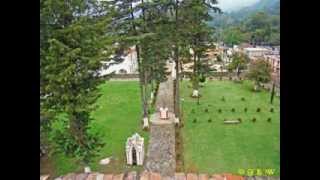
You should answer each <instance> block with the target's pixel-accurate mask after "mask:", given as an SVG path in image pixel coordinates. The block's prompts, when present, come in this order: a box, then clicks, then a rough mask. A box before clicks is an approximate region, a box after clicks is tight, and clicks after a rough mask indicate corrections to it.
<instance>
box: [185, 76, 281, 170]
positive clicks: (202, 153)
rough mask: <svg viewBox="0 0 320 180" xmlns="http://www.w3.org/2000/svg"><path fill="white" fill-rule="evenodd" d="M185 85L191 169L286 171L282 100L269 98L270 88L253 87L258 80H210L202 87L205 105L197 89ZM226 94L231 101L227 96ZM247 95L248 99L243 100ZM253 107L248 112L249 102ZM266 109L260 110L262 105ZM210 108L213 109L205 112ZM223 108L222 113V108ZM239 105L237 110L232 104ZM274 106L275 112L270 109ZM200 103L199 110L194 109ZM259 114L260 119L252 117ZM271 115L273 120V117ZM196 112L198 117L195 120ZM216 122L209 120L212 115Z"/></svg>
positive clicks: (187, 158)
mask: <svg viewBox="0 0 320 180" xmlns="http://www.w3.org/2000/svg"><path fill="white" fill-rule="evenodd" d="M188 85H190V83H189V82H187V81H184V82H183V83H182V88H181V91H182V92H181V96H182V98H184V101H183V102H182V106H183V114H184V122H185V125H184V127H183V128H182V133H183V141H184V161H185V162H184V164H185V170H186V171H197V172H206V173H223V172H230V173H237V172H238V170H239V169H245V170H247V169H249V168H252V169H257V168H260V169H266V168H271V169H275V170H276V174H277V175H279V174H280V102H279V98H278V97H276V98H275V100H274V105H271V104H270V103H269V100H270V93H269V92H267V91H262V92H257V93H256V92H252V83H251V82H247V81H246V82H244V83H242V84H240V83H234V82H231V81H210V82H208V83H207V84H205V86H204V87H203V88H201V89H200V93H201V95H202V97H201V98H200V105H197V104H196V99H193V98H191V97H190V95H191V93H192V89H191V88H189V87H188ZM222 96H224V97H225V99H226V100H225V101H222V100H221V98H222ZM242 97H244V98H245V101H241V98H242ZM245 107H247V108H248V111H247V112H246V113H245V112H244V108H245ZM258 107H259V108H261V112H256V109H257V108H258ZM205 108H208V110H209V112H208V113H206V112H204V109H205ZM219 108H220V109H221V110H222V113H218V109H219ZM232 108H235V112H231V109H232ZM270 108H274V112H273V113H271V112H270ZM192 109H194V113H192ZM254 117H255V118H256V119H257V120H256V122H255V123H253V122H252V121H251V119H252V118H254ZM269 117H270V118H271V119H272V120H271V123H269V122H267V119H268V118H269ZM194 118H197V122H196V123H193V120H194ZM209 118H211V119H212V122H211V123H209V122H208V119H209ZM238 118H241V119H242V123H241V124H224V123H223V120H224V119H238Z"/></svg>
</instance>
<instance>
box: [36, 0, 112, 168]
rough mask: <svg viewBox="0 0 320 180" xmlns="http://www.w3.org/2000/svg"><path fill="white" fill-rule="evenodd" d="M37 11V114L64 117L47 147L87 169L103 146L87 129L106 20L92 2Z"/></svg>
mask: <svg viewBox="0 0 320 180" xmlns="http://www.w3.org/2000/svg"><path fill="white" fill-rule="evenodd" d="M40 7H41V9H40V46H41V47H40V75H41V76H40V100H41V101H40V106H41V111H43V112H54V114H55V115H60V114H61V113H65V114H66V115H67V120H66V121H63V122H61V124H62V125H63V126H62V128H61V129H59V130H56V133H55V136H54V141H55V142H54V146H53V147H56V148H55V150H60V151H61V152H63V153H66V154H67V155H70V156H73V157H77V158H78V159H79V160H80V162H82V163H84V164H87V163H89V162H90V160H91V158H92V157H94V155H95V153H96V152H97V150H98V149H99V147H101V146H102V145H103V143H101V141H100V140H99V138H98V135H97V134H93V133H90V131H89V123H90V120H91V119H90V112H91V111H92V110H93V109H94V106H93V105H94V103H95V101H96V99H97V98H98V97H99V93H98V89H97V86H98V85H99V84H100V83H101V82H102V81H101V79H100V78H99V69H100V66H101V63H100V61H101V60H105V59H106V57H108V56H109V55H110V54H111V53H112V46H111V45H112V43H113V40H112V37H111V36H110V35H109V34H108V32H107V31H106V30H107V29H108V28H107V26H108V24H109V22H110V20H111V19H110V16H109V15H110V14H108V11H107V9H106V8H107V6H105V4H103V3H100V2H98V1H81V0H71V1H55V0H42V1H40Z"/></svg>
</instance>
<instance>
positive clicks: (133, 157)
mask: <svg viewBox="0 0 320 180" xmlns="http://www.w3.org/2000/svg"><path fill="white" fill-rule="evenodd" d="M126 156H127V164H128V165H143V159H144V138H143V137H141V136H140V135H139V134H138V133H135V134H134V135H133V136H131V137H129V138H128V139H127V143H126Z"/></svg>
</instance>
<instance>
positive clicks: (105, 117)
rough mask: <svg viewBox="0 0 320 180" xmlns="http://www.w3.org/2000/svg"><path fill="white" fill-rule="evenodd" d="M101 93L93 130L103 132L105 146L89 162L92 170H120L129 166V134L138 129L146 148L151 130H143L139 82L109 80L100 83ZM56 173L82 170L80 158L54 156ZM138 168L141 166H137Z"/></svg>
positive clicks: (103, 171)
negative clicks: (76, 160)
mask: <svg viewBox="0 0 320 180" xmlns="http://www.w3.org/2000/svg"><path fill="white" fill-rule="evenodd" d="M100 89H101V94H102V96H101V97H100V98H99V99H98V101H97V105H98V108H97V109H96V110H95V111H94V112H93V113H92V117H93V119H94V120H93V121H92V124H91V127H92V131H97V132H100V133H102V134H103V142H104V143H105V146H104V147H103V148H102V149H101V151H100V152H99V155H98V157H97V158H96V159H95V160H94V162H93V163H92V164H91V165H90V167H91V169H92V170H93V171H99V172H102V173H109V172H112V173H118V172H121V171H124V170H126V169H128V168H129V167H126V157H125V143H126V140H127V138H128V137H129V136H131V135H133V134H134V133H135V132H138V133H139V134H140V135H141V136H142V137H144V138H145V148H147V145H148V144H147V142H148V133H147V132H145V131H143V130H142V125H141V103H140V94H139V86H138V82H135V81H127V82H126V81H109V82H106V83H105V84H103V85H101V87H100ZM110 156H112V160H111V162H110V164H108V165H105V166H102V165H99V160H101V159H103V158H106V157H110ZM51 160H52V161H53V164H54V167H55V174H56V175H63V174H66V173H69V172H77V171H83V167H81V166H80V165H79V164H78V163H77V162H75V161H74V160H73V159H71V158H68V157H65V156H64V155H62V154H55V155H53V157H52V158H51ZM135 169H137V170H139V167H138V168H135Z"/></svg>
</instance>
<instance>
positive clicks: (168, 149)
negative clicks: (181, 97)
mask: <svg viewBox="0 0 320 180" xmlns="http://www.w3.org/2000/svg"><path fill="white" fill-rule="evenodd" d="M163 106H164V107H167V108H168V110H169V119H168V120H161V119H160V118H159V115H158V113H159V112H156V114H153V115H151V123H150V140H149V146H148V152H147V156H146V163H145V167H144V168H145V170H147V171H149V172H155V173H159V174H160V175H161V176H163V177H166V178H168V179H171V178H173V177H174V174H175V169H176V160H175V159H176V158H175V127H174V120H173V119H174V114H173V80H172V79H171V77H168V80H167V81H166V82H163V83H160V85H159V91H158V95H157V99H156V108H157V110H159V108H160V107H163Z"/></svg>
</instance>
